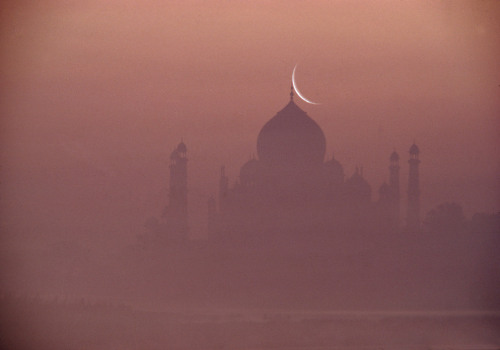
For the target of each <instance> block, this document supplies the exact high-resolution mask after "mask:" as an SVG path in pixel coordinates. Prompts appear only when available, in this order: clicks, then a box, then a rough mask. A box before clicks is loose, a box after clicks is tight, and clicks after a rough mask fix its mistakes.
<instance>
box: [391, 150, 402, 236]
mask: <svg viewBox="0 0 500 350" xmlns="http://www.w3.org/2000/svg"><path fill="white" fill-rule="evenodd" d="M389 160H390V165H389V196H390V204H389V205H390V211H391V214H390V215H391V221H392V227H393V228H398V227H399V207H400V202H401V200H400V193H399V154H397V152H396V151H394V152H392V154H391V157H390V158H389Z"/></svg>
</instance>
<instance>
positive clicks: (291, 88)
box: [290, 83, 293, 101]
mask: <svg viewBox="0 0 500 350" xmlns="http://www.w3.org/2000/svg"><path fill="white" fill-rule="evenodd" d="M290 101H293V83H292V86H290Z"/></svg>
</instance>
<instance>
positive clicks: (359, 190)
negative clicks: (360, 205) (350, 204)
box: [346, 169, 372, 200]
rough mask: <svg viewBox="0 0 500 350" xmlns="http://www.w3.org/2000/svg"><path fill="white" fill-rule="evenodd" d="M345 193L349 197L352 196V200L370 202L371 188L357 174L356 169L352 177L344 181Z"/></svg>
mask: <svg viewBox="0 0 500 350" xmlns="http://www.w3.org/2000/svg"><path fill="white" fill-rule="evenodd" d="M346 191H347V194H348V195H349V196H352V198H358V199H364V200H370V198H371V193H372V188H371V186H370V184H369V183H368V182H367V181H366V180H365V179H364V178H363V176H362V175H361V174H360V173H359V170H358V169H356V172H355V173H354V175H352V176H351V177H350V178H349V179H348V180H347V181H346Z"/></svg>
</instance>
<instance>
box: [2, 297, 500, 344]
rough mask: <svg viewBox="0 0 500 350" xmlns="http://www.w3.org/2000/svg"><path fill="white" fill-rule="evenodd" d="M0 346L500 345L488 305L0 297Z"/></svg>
mask: <svg viewBox="0 0 500 350" xmlns="http://www.w3.org/2000/svg"><path fill="white" fill-rule="evenodd" d="M0 332H1V341H2V344H1V345H2V347H1V348H2V349H52V350H58V349H65V350H72V349H86V350H101V349H106V350H110V349H120V350H127V349H130V350H132V349H138V350H139V349H140V350H148V349H247V350H250V349H280V350H284V349H449V350H452V349H482V350H486V349H500V314H499V313H485V312H482V313H480V312H454V313H451V312H446V313H444V312H441V313H439V312H413V313H410V312H401V313H396V312H368V313H360V312H299V311H296V312H289V311H267V312H263V311H252V312H246V311H234V310H232V311H231V310H229V311H228V310H224V311H222V310H220V309H218V310H215V309H211V310H209V309H203V310H200V309H198V310H196V311H194V310H189V311H188V310H187V309H181V308H177V309H175V310H173V309H170V311H146V310H139V309H134V308H132V307H129V306H125V305H111V304H107V303H102V302H100V303H89V302H87V301H85V300H83V299H82V300H72V301H67V300H58V299H55V298H54V299H51V300H42V299H38V298H20V297H3V298H2V317H1V324H0Z"/></svg>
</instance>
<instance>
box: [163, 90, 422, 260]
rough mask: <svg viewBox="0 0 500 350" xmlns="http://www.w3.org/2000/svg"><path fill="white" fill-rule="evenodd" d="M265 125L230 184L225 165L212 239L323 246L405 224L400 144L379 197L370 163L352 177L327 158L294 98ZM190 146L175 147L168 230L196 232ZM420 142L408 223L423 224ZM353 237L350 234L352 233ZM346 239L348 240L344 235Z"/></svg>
mask: <svg viewBox="0 0 500 350" xmlns="http://www.w3.org/2000/svg"><path fill="white" fill-rule="evenodd" d="M293 98H294V91H293V87H292V91H291V93H290V101H289V102H288V104H287V105H286V106H285V107H284V108H283V109H281V110H280V111H279V112H278V113H277V114H276V115H275V116H274V117H273V118H271V119H270V120H269V121H268V122H267V123H265V125H264V126H263V127H262V129H261V130H260V132H259V134H258V137H257V156H252V157H251V158H250V159H249V160H248V161H247V162H246V163H244V164H243V166H242V167H241V169H240V173H239V178H238V179H237V180H236V181H235V182H234V185H231V186H230V185H229V182H230V181H229V178H228V176H227V175H226V171H225V167H224V166H222V167H221V169H220V176H219V191H218V196H217V199H216V198H215V197H213V196H211V197H210V198H209V200H208V222H207V227H208V240H209V241H210V242H212V243H214V244H217V245H220V246H228V247H233V248H235V247H245V248H257V249H268V248H269V247H280V249H285V250H286V249H290V250H292V251H293V250H294V249H307V248H308V247H310V248H311V249H315V248H317V247H318V246H322V245H323V246H324V247H325V248H328V246H329V244H337V243H338V242H337V241H338V240H336V239H335V237H337V238H338V237H341V236H343V237H345V236H350V237H354V236H356V235H358V236H359V235H363V234H366V233H370V232H377V231H383V232H395V231H398V230H399V229H400V228H401V223H400V221H401V220H400V204H401V198H400V174H399V172H400V166H399V155H398V153H397V152H396V151H394V152H392V154H390V157H389V167H388V169H389V173H388V182H384V183H383V184H382V186H380V188H379V191H378V199H377V200H373V199H372V188H371V186H370V184H369V183H368V181H367V180H366V179H365V177H364V171H363V167H360V166H356V168H355V171H354V173H353V174H352V175H351V176H346V175H345V173H344V168H343V166H342V164H340V162H339V161H338V160H336V159H335V158H334V157H333V156H332V157H331V158H329V159H327V160H325V153H326V139H325V135H324V133H323V130H322V129H321V127H320V126H319V125H318V124H317V123H316V122H315V121H314V120H313V119H312V118H310V117H309V116H308V115H307V113H306V112H304V111H303V110H302V109H301V108H300V107H299V106H297V104H295V102H294V100H293ZM186 153H187V148H186V145H185V144H184V143H183V142H181V143H180V144H179V145H178V146H177V147H176V148H175V149H174V151H173V152H172V155H171V158H170V159H171V163H170V192H169V204H168V206H167V208H166V210H165V215H164V216H165V218H166V221H167V226H166V230H167V231H168V235H169V236H171V237H174V238H176V239H181V240H185V239H187V237H188V215H187V157H186ZM418 158H419V149H418V147H417V146H416V145H415V144H414V145H412V146H411V148H410V159H409V165H410V170H409V182H408V211H407V227H408V229H409V230H412V231H415V230H418V228H419V220H420V219H419V218H420V214H419V211H420V204H419V200H420V198H419V175H418V166H419V163H420V160H419V159H418ZM349 239H350V238H349ZM344 241H345V240H344Z"/></svg>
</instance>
